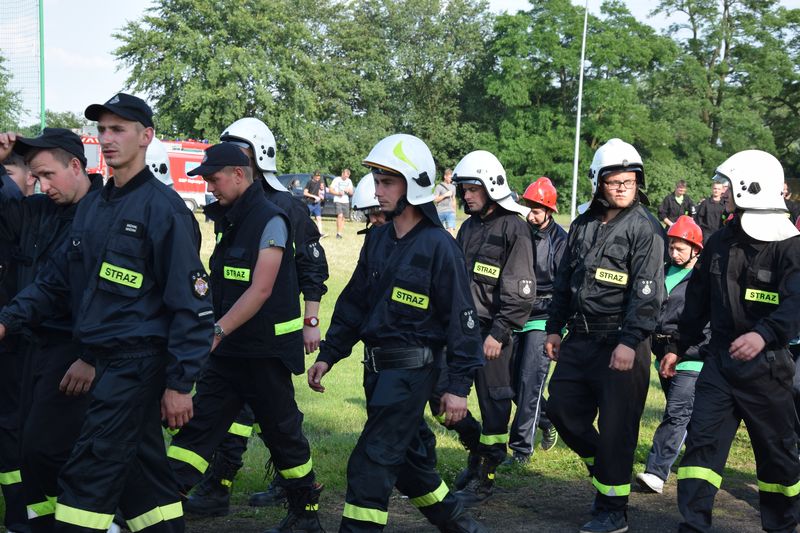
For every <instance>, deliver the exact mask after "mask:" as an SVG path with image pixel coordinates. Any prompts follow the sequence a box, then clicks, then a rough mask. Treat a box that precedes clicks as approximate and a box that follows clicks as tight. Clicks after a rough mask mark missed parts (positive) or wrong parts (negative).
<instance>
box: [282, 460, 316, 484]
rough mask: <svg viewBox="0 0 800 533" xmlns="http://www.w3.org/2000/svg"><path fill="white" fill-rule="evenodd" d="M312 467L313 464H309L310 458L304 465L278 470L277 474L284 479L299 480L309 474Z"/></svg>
mask: <svg viewBox="0 0 800 533" xmlns="http://www.w3.org/2000/svg"><path fill="white" fill-rule="evenodd" d="M312 467H313V464H312V462H311V458H310V457H309V459H308V461H306V462H305V463H303V464H301V465H299V466H295V467H293V468H286V469H284V470H278V473H279V474H280V475H282V476H283V477H284V478H286V479H300V478H302V477H305V476H307V475H308V474H310V473H311V469H312Z"/></svg>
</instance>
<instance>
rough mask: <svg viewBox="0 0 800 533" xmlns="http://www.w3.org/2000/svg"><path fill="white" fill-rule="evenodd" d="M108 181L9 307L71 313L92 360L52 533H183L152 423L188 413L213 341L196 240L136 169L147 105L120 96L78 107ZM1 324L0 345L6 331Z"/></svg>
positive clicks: (32, 318)
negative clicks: (121, 527)
mask: <svg viewBox="0 0 800 533" xmlns="http://www.w3.org/2000/svg"><path fill="white" fill-rule="evenodd" d="M85 115H86V118H88V119H89V120H97V121H98V125H97V127H98V131H99V140H100V147H101V150H102V151H103V155H104V156H105V158H106V161H107V162H108V164H109V166H110V167H111V168H113V169H114V176H113V178H112V179H110V180H109V181H108V182H107V183H106V185H105V186H104V187H103V189H102V190H100V191H98V192H96V193H90V194H89V195H87V197H86V198H84V200H83V201H81V203H80V205H79V206H78V210H77V212H76V213H75V218H74V220H73V223H72V228H71V229H70V231H69V237H68V238H67V240H66V241H65V242H64V243H63V246H62V247H61V248H60V249H59V251H58V253H57V254H56V255H55V256H54V257H53V258H51V260H50V261H49V262H48V265H47V267H46V268H45V269H44V270H42V271H41V272H40V273H39V275H38V276H37V278H36V281H35V283H34V284H33V285H30V286H28V287H27V288H25V289H24V290H23V291H22V292H20V294H19V295H17V297H16V298H15V302H17V304H18V305H19V307H20V309H21V310H22V311H23V312H22V313H21V315H22V316H24V317H25V318H24V322H26V323H35V322H38V321H39V320H41V319H42V318H43V317H49V316H54V315H58V314H59V313H61V312H63V310H64V309H65V308H66V306H68V305H71V311H72V316H73V320H74V327H73V337H74V338H76V339H80V342H81V345H82V346H83V350H84V351H85V353H86V354H87V356H88V357H91V358H93V359H94V360H95V361H96V378H95V382H94V387H93V389H92V396H91V402H90V404H89V408H88V409H87V412H86V419H85V421H84V423H83V426H82V427H81V431H80V436H79V438H78V440H77V442H76V444H75V446H74V448H73V450H72V453H71V455H70V457H69V459H68V461H67V463H66V465H65V466H64V467H63V468H62V469H61V472H60V473H59V482H58V485H59V494H58V499H57V502H56V511H55V519H56V528H55V529H56V531H59V532H66V531H75V532H77V531H80V532H90V531H105V530H107V529H108V527H109V526H110V525H111V522H112V520H113V518H114V513H115V511H116V510H117V509H120V510H121V513H122V515H123V516H124V517H125V518H126V519H127V525H128V528H129V529H130V530H131V531H144V530H147V531H183V526H184V524H183V511H182V508H181V502H180V501H179V496H178V490H177V485H176V484H175V480H174V478H173V477H172V473H171V470H170V467H169V463H168V462H167V457H166V454H165V450H164V439H163V436H162V431H161V424H160V419H162V418H163V419H165V420H166V422H167V424H168V425H169V426H170V427H171V428H176V427H181V426H183V425H184V424H185V423H186V422H188V420H189V419H190V418H191V416H192V397H191V391H192V388H193V386H194V381H195V378H196V376H197V374H198V372H199V370H200V367H201V365H202V362H203V360H204V359H205V358H206V356H207V355H208V351H209V349H210V347H211V341H212V338H213V331H214V329H213V310H212V309H211V302H210V295H209V291H208V276H207V275H206V273H205V272H204V271H203V267H202V264H201V262H200V257H199V255H198V250H199V245H200V231H199V227H198V225H197V221H196V220H195V218H194V216H193V215H192V213H191V212H189V210H187V209H186V207H185V205H184V204H183V201H182V200H181V199H180V197H179V196H178V195H177V193H175V191H173V190H170V189H169V188H167V187H166V186H165V185H163V184H162V183H160V182H159V181H158V180H156V179H155V177H154V176H153V174H152V173H151V172H150V170H149V169H148V168H147V166H146V164H145V151H146V148H147V145H148V144H149V143H150V140H151V139H152V137H153V119H152V111H151V110H150V108H149V107H148V106H147V104H145V103H144V102H143V101H142V100H140V99H139V98H136V97H134V96H130V95H127V94H124V93H119V94H117V95H115V96H113V97H112V98H111V99H110V100H108V101H107V102H106V103H105V104H94V105H91V106H89V107H88V108H87V109H86V112H85ZM13 326H15V324H9V323H2V325H0V336H1V335H2V334H4V333H5V329H6V327H13Z"/></svg>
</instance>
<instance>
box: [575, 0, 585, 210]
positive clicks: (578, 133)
mask: <svg viewBox="0 0 800 533" xmlns="http://www.w3.org/2000/svg"><path fill="white" fill-rule="evenodd" d="M588 25H589V0H586V6H585V7H584V13H583V42H582V43H581V71H580V74H579V76H578V118H577V119H576V121H575V158H574V159H573V162H572V209H571V210H570V220H575V210H576V206H577V202H578V155H579V152H580V142H581V107H582V104H583V63H584V60H585V58H586V29H587V27H588Z"/></svg>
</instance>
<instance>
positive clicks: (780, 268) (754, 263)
mask: <svg viewBox="0 0 800 533" xmlns="http://www.w3.org/2000/svg"><path fill="white" fill-rule="evenodd" d="M694 270H695V271H694V273H693V274H692V278H691V279H690V280H689V285H688V287H687V289H686V290H687V293H688V294H689V295H690V297H689V298H687V300H686V305H685V306H684V308H683V313H682V314H681V318H680V323H679V328H678V331H679V333H680V340H679V342H678V349H679V352H678V355H682V354H683V353H684V352H685V351H686V350H687V349H688V347H689V346H691V345H693V344H697V342H698V340H699V339H702V337H703V330H702V328H703V324H705V323H707V322H711V341H710V343H709V347H710V348H711V349H712V350H714V351H720V352H724V353H728V348H729V346H730V343H731V342H733V341H734V340H735V339H736V338H737V337H739V336H741V335H743V334H745V333H748V332H751V331H754V332H756V333H758V334H759V335H761V337H762V338H763V339H764V341H766V349H767V350H776V349H780V348H785V347H786V346H787V345H788V343H789V340H790V339H793V338H794V337H796V336H797V332H798V331H800V312H798V310H800V236H796V237H792V238H790V239H786V240H783V241H779V242H761V241H756V240H754V239H752V238H750V237H748V236H747V235H746V234H745V233H744V231H742V229H741V226H740V224H739V219H738V218H734V219H733V220H732V221H731V222H729V223H728V224H727V225H726V226H725V227H723V228H722V229H721V230H720V231H718V232H716V233H715V234H714V235H712V236H711V239H710V240H709V241H708V244H707V245H706V247H705V249H704V250H703V254H702V255H701V256H700V259H699V260H698V262H697V264H696V265H695V268H694Z"/></svg>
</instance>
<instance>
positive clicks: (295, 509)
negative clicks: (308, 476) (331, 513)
mask: <svg viewBox="0 0 800 533" xmlns="http://www.w3.org/2000/svg"><path fill="white" fill-rule="evenodd" d="M321 492H322V485H320V484H319V483H314V485H312V486H307V487H299V488H294V489H286V500H287V503H288V505H287V507H288V513H287V514H286V517H285V518H284V519H283V520H281V523H280V524H278V525H277V526H276V527H273V528H272V529H269V530H267V531H265V532H264V533H325V530H324V529H322V524H320V523H319V516H318V515H317V511H318V510H319V495H320V493H321Z"/></svg>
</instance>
